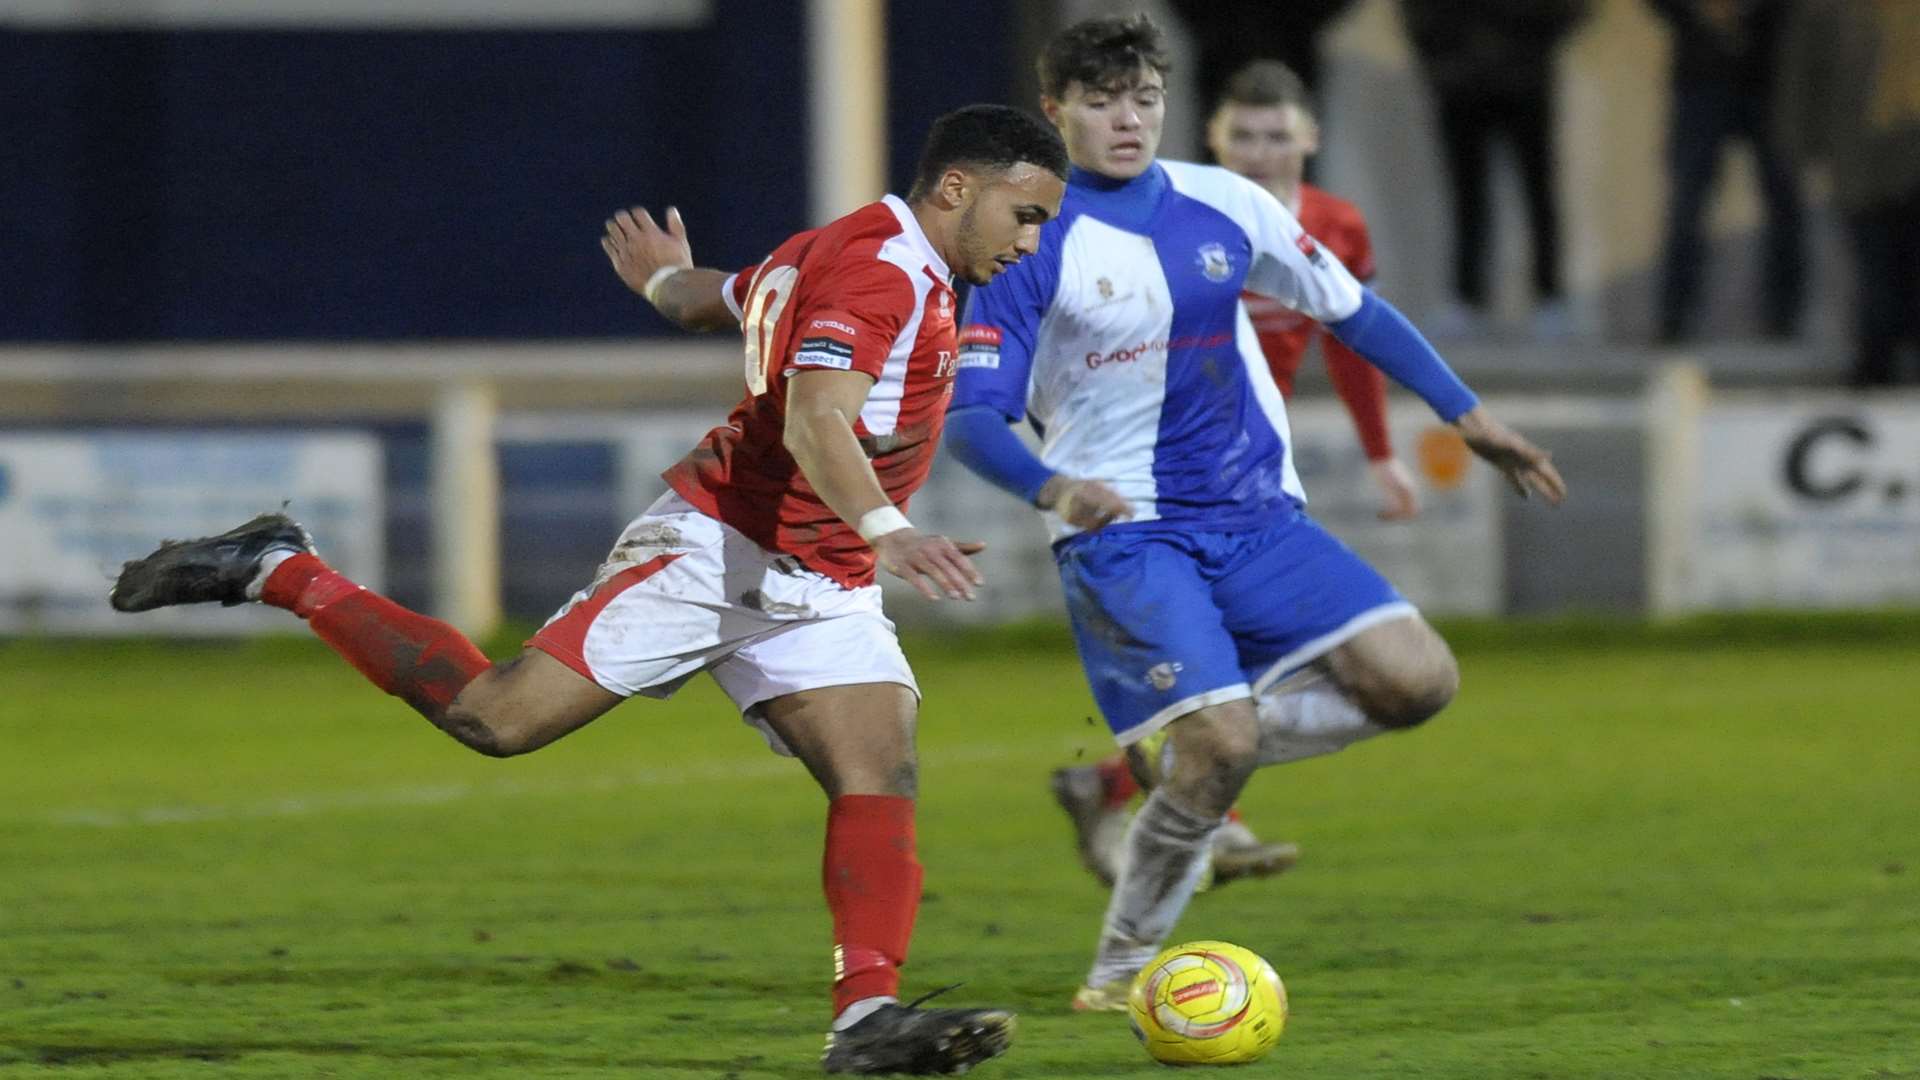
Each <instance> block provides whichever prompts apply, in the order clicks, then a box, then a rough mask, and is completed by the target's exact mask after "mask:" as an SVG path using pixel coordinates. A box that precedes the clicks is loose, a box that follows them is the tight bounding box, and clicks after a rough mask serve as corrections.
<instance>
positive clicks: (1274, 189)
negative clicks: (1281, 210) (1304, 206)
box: [1266, 180, 1305, 217]
mask: <svg viewBox="0 0 1920 1080" xmlns="http://www.w3.org/2000/svg"><path fill="white" fill-rule="evenodd" d="M1304 184H1305V181H1303V180H1275V181H1273V182H1272V183H1269V184H1267V185H1266V189H1267V191H1268V192H1269V193H1271V194H1272V195H1273V197H1274V198H1276V199H1279V200H1280V205H1281V206H1284V207H1286V208H1287V212H1288V213H1290V214H1292V215H1293V216H1294V217H1299V216H1300V189H1301V188H1302V186H1304Z"/></svg>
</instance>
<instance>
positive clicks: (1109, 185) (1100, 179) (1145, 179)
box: [1067, 162, 1160, 191]
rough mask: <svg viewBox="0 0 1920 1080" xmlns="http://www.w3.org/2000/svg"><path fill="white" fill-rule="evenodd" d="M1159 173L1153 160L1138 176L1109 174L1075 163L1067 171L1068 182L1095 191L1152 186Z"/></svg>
mask: <svg viewBox="0 0 1920 1080" xmlns="http://www.w3.org/2000/svg"><path fill="white" fill-rule="evenodd" d="M1159 173H1160V170H1159V168H1158V167H1157V166H1156V165H1155V164H1154V163H1153V162H1148V163H1147V167H1146V169H1145V170H1144V171H1142V172H1141V173H1140V174H1139V175H1138V176H1108V175H1107V174H1106V173H1102V172H1095V171H1093V170H1092V169H1089V168H1086V167H1085V166H1083V165H1075V166H1074V167H1073V168H1072V169H1071V170H1069V171H1068V173H1067V183H1069V184H1071V185H1073V186H1075V187H1082V188H1090V189H1092V190H1094V191H1119V190H1121V189H1123V188H1128V187H1132V186H1134V185H1136V184H1139V185H1147V186H1151V185H1153V184H1155V183H1157V182H1158V176H1159Z"/></svg>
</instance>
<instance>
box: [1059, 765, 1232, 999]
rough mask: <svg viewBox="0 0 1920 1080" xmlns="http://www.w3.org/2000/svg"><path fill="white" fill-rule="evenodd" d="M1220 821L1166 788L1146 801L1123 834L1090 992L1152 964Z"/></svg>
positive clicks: (1089, 979)
mask: <svg viewBox="0 0 1920 1080" xmlns="http://www.w3.org/2000/svg"><path fill="white" fill-rule="evenodd" d="M1220 820H1221V819H1219V818H1217V817H1205V816H1203V815H1200V814H1196V813H1193V812H1192V811H1190V810H1188V809H1186V808H1185V807H1183V806H1181V805H1180V804H1179V803H1176V802H1174V801H1173V798H1172V797H1171V796H1170V795H1168V794H1167V791H1166V789H1165V788H1159V789H1156V790H1155V791H1154V793H1153V794H1151V795H1149V796H1147V801H1146V802H1145V803H1144V804H1142V805H1141V807H1140V812H1139V813H1137V814H1135V815H1134V816H1133V824H1132V825H1131V826H1130V827H1129V828H1128V829H1127V843H1126V848H1125V853H1124V855H1123V856H1122V858H1121V860H1120V877H1119V879H1118V880H1117V881H1115V882H1114V884H1113V899H1112V900H1110V901H1109V902H1108V904H1107V917H1106V919H1105V921H1104V922H1103V923H1102V924H1101V926H1100V947H1099V949H1098V950H1097V951H1096V952H1095V953H1094V957H1093V967H1092V969H1091V970H1089V971H1088V973H1087V985H1088V986H1105V985H1107V984H1108V983H1110V982H1114V981H1115V980H1118V979H1129V978H1132V977H1133V975H1134V973H1135V972H1137V971H1139V970H1140V969H1141V968H1143V967H1146V966H1147V961H1149V960H1152V959H1153V955H1154V953H1156V952H1158V951H1159V950H1160V945H1161V943H1162V942H1164V941H1165V940H1166V938H1167V935H1168V934H1170V933H1172V932H1173V924H1174V923H1176V922H1178V921H1179V919H1180V913H1181V912H1182V911H1184V910H1186V907H1187V901H1189V900H1191V899H1193V891H1194V889H1195V888H1196V887H1198V886H1199V884H1200V875H1201V874H1202V873H1203V872H1204V871H1205V870H1206V868H1207V852H1208V849H1209V844H1210V842H1211V841H1212V839H1213V831H1214V830H1215V829H1217V828H1219V827H1220Z"/></svg>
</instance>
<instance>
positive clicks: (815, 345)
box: [793, 337, 853, 371]
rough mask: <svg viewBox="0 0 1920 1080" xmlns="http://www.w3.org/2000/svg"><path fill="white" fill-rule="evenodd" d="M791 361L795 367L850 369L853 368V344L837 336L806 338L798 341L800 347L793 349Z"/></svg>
mask: <svg viewBox="0 0 1920 1080" xmlns="http://www.w3.org/2000/svg"><path fill="white" fill-rule="evenodd" d="M793 363H794V366H795V367H802V366H804V367H824V368H837V369H839V370H841V371H851V370H853V346H851V345H849V344H847V343H846V342H844V341H841V340H840V339H838V338H830V337H811V338H806V339H804V340H802V341H801V342H800V348H798V349H796V350H795V351H794V354H793Z"/></svg>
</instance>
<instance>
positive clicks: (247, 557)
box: [107, 514, 313, 611]
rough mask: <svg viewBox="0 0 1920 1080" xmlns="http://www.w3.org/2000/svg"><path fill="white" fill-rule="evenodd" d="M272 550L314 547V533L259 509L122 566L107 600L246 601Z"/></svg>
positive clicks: (166, 603) (167, 603)
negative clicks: (237, 522)
mask: <svg viewBox="0 0 1920 1080" xmlns="http://www.w3.org/2000/svg"><path fill="white" fill-rule="evenodd" d="M276 551H290V552H305V553H307V554H312V553H313V538H312V537H311V536H308V535H307V530H306V529H304V528H302V527H301V525H300V523H299V522H297V521H295V520H293V519H292V518H290V517H288V516H287V515H285V514H261V515H260V516H259V517H257V518H254V519H253V520H252V521H249V522H247V523H246V524H245V525H241V526H239V527H238V528H234V529H229V530H227V531H226V532H223V533H221V534H220V535H219V536H207V537H202V538H201V539H199V540H168V541H166V542H164V543H162V544H161V545H160V546H159V547H158V548H156V549H155V550H154V552H153V554H151V555H148V556H147V557H146V558H144V559H135V560H133V561H132V562H130V563H127V564H126V565H125V566H122V567H121V568H120V579H119V580H118V581H115V582H114V583H113V591H112V592H110V593H108V594H107V600H108V602H109V603H111V604H112V605H113V607H114V610H116V611H152V610H153V609H154V608H162V607H172V606H173V605H175V604H210V603H213V602H214V601H216V600H217V601H219V602H220V603H221V604H224V605H226V606H227V607H232V606H234V605H235V604H244V603H246V602H247V583H248V582H250V581H252V580H253V576H254V574H255V573H256V572H257V571H258V570H259V568H260V560H262V559H264V558H266V557H267V556H268V555H270V554H272V553H273V552H276Z"/></svg>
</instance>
